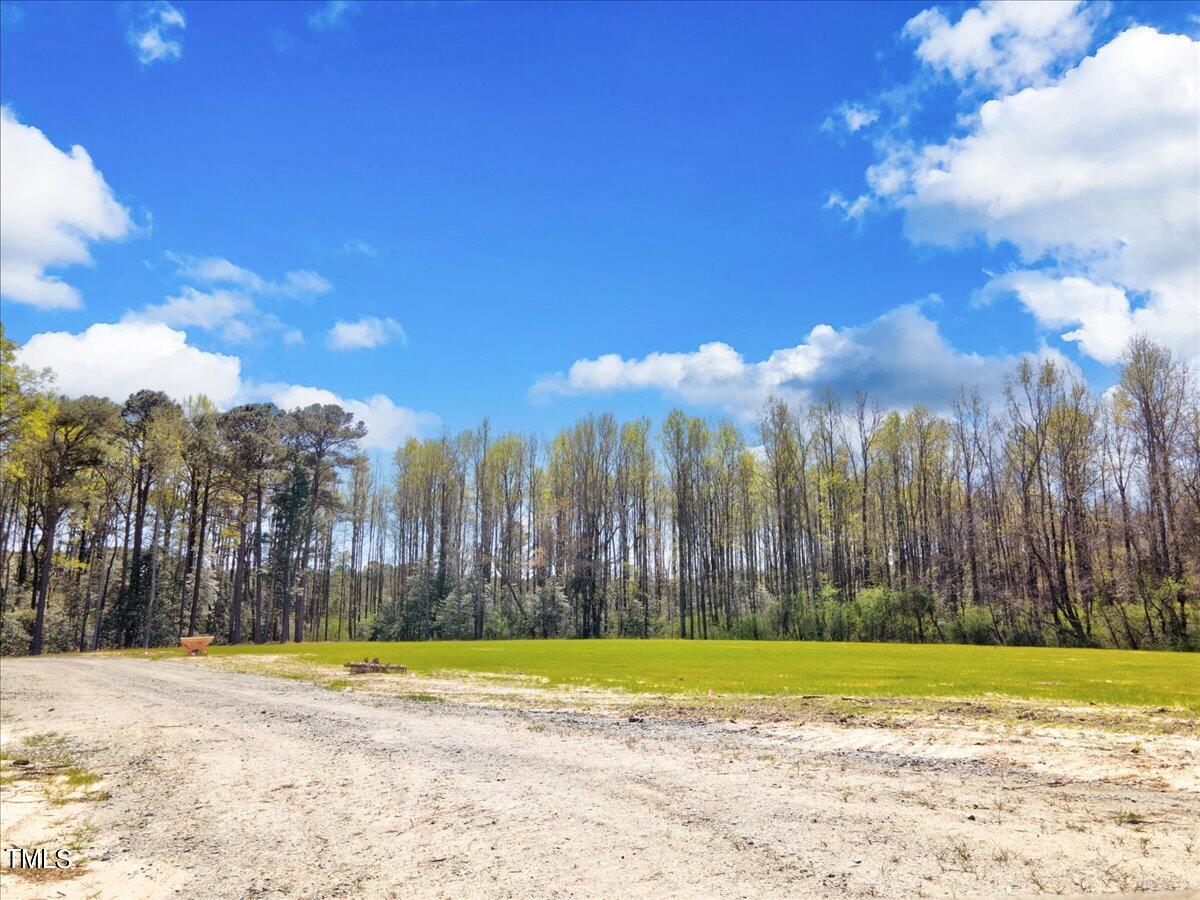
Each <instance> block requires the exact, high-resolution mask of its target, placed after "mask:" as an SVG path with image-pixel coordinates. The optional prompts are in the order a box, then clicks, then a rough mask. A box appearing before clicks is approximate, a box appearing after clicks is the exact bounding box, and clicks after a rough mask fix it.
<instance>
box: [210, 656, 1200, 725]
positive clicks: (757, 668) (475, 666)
mask: <svg viewBox="0 0 1200 900" xmlns="http://www.w3.org/2000/svg"><path fill="white" fill-rule="evenodd" d="M211 653H212V654H214V655H217V656H227V655H238V654H285V655H288V656H293V657H295V658H296V660H297V661H298V662H307V663H315V664H322V665H336V666H340V665H341V664H342V663H344V662H347V661H350V660H360V659H363V658H364V657H378V658H379V660H380V661H381V662H386V663H403V664H404V665H406V666H408V668H409V670H410V671H412V672H414V673H417V674H429V673H433V672H438V671H447V670H456V671H465V672H475V673H496V674H509V675H528V676H535V677H539V678H544V679H546V680H547V681H548V682H549V684H551V685H595V686H599V687H606V688H615V689H618V690H625V691H634V692H654V693H660V692H662V693H669V694H686V695H693V696H696V695H699V696H707V692H708V691H709V690H711V691H713V692H715V693H716V694H717V695H731V694H741V695H747V694H750V695H753V694H765V695H768V696H787V695H800V694H818V695H851V696H860V697H879V696H892V697H988V696H1001V697H1013V698H1030V699H1034V698H1035V699H1044V700H1062V701H1070V702H1075V703H1103V704H1119V705H1128V706H1169V707H1183V708H1185V709H1188V710H1191V711H1193V712H1200V655H1197V654H1186V653H1159V652H1142V651H1128V650H1067V649H1058V648H1037V647H972V646H959V645H928V644H927V645H914V644H838V643H807V642H804V643H801V642H791V641H680V640H596V641H569V640H551V641H478V642H477V641H447V642H428V643H364V642H359V643H350V642H344V643H312V644H299V645H297V644H284V645H278V644H271V645H263V646H247V645H241V646H237V647H213V648H212V649H211Z"/></svg>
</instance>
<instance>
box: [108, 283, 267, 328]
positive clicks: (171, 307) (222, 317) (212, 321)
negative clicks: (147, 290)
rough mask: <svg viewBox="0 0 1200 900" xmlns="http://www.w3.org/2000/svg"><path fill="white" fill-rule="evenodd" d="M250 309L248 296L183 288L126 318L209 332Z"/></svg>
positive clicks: (251, 305) (222, 291) (251, 304)
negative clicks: (194, 327) (172, 295)
mask: <svg viewBox="0 0 1200 900" xmlns="http://www.w3.org/2000/svg"><path fill="white" fill-rule="evenodd" d="M253 309H254V304H253V302H252V301H251V300H250V298H249V297H246V296H245V295H244V294H239V293H237V292H236V291H224V290H216V291H212V292H211V293H204V292H203V291H198V290H196V289H195V288H194V287H185V288H183V290H181V291H180V292H179V294H177V295H176V296H174V297H168V298H167V299H166V300H165V301H164V302H162V303H158V304H152V305H149V306H146V307H143V309H142V311H141V312H139V313H135V314H131V315H129V316H127V318H129V319H141V320H145V321H153V322H162V323H163V324H165V325H173V326H189V325H194V326H196V327H198V328H204V329H206V330H211V329H213V328H216V327H218V326H220V325H224V324H226V323H228V322H229V321H230V320H231V319H235V318H236V317H237V316H240V315H245V314H246V313H248V312H251V311H252V310H253Z"/></svg>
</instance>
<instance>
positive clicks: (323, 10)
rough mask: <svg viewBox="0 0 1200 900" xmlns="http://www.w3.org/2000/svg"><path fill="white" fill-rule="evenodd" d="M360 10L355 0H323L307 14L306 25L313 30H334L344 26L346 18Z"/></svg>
mask: <svg viewBox="0 0 1200 900" xmlns="http://www.w3.org/2000/svg"><path fill="white" fill-rule="evenodd" d="M358 12H361V7H360V5H359V4H358V3H357V2H356V0H325V2H324V3H322V4H321V5H320V6H319V7H317V8H316V9H314V10H313V11H312V12H311V13H309V14H308V27H309V28H311V29H312V30H313V31H335V30H337V29H339V28H345V27H346V19H347V18H348V17H349V16H350V15H352V14H355V13H358Z"/></svg>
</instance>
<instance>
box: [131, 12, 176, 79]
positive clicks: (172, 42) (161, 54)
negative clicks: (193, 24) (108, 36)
mask: <svg viewBox="0 0 1200 900" xmlns="http://www.w3.org/2000/svg"><path fill="white" fill-rule="evenodd" d="M185 28H187V22H186V21H185V20H184V18H183V13H181V12H180V11H179V10H178V9H176V8H175V7H174V6H172V5H171V4H170V3H167V2H166V0H156V2H153V3H147V4H145V6H144V7H143V9H142V12H141V15H139V16H138V17H137V19H136V20H135V21H134V22H133V23H132V24H131V25H130V26H129V30H128V31H127V32H126V35H125V36H126V38H127V39H128V41H129V45H130V46H131V47H133V49H134V52H135V53H136V54H137V58H138V62H139V63H141V64H142V65H143V66H148V65H151V64H153V63H156V62H166V61H169V60H175V59H179V58H180V56H182V55H183V31H184V29H185Z"/></svg>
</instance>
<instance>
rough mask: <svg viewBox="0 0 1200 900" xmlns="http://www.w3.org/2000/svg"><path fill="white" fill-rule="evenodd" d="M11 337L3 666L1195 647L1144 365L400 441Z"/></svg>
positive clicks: (1177, 401) (1169, 454) (1176, 480)
mask: <svg viewBox="0 0 1200 900" xmlns="http://www.w3.org/2000/svg"><path fill="white" fill-rule="evenodd" d="M15 350H16V348H15V346H14V345H13V344H12V343H11V342H9V341H7V340H4V339H3V336H2V334H0V377H2V389H3V403H2V406H0V449H2V451H3V458H2V463H0V466H2V468H0V652H3V653H5V654H13V653H25V652H29V653H35V654H36V653H41V652H45V651H67V650H96V649H98V648H103V647H137V646H141V647H150V646H158V645H167V644H174V643H176V642H177V641H178V638H179V637H180V636H182V635H190V634H196V633H210V634H214V635H217V637H218V639H219V640H222V641H228V642H230V643H239V642H251V641H252V642H258V643H263V642H269V641H285V640H293V641H308V640H333V639H383V640H430V639H452V638H460V639H480V638H492V637H539V638H541V637H604V636H629V637H650V636H678V637H681V638H713V637H739V638H794V639H809V640H869V641H958V642H975V643H1020V644H1059V645H1072V646H1116V647H1129V648H1149V647H1171V648H1179V649H1188V648H1193V647H1195V646H1196V644H1197V640H1198V635H1200V630H1198V626H1197V624H1196V620H1197V603H1198V601H1197V584H1198V576H1200V403H1198V401H1197V393H1196V390H1195V387H1196V386H1195V384H1194V382H1193V380H1192V374H1191V373H1190V372H1189V370H1188V367H1187V366H1186V365H1185V364H1184V363H1183V362H1182V361H1180V360H1178V359H1176V358H1174V357H1173V356H1172V355H1171V353H1170V352H1169V351H1167V350H1165V349H1164V348H1162V347H1160V346H1157V345H1155V344H1153V343H1152V342H1150V341H1149V340H1146V339H1144V338H1137V339H1135V340H1134V341H1132V342H1131V343H1130V345H1129V347H1128V348H1127V350H1126V353H1125V355H1124V358H1123V360H1122V363H1121V365H1120V367H1119V371H1118V372H1117V375H1118V379H1117V383H1116V384H1115V385H1114V387H1112V388H1111V389H1110V390H1108V391H1106V392H1104V393H1103V394H1099V395H1098V394H1096V393H1094V392H1093V391H1091V390H1090V389H1089V388H1088V387H1087V386H1086V385H1085V384H1084V383H1082V382H1080V381H1079V380H1077V379H1076V378H1075V377H1074V376H1073V375H1072V373H1071V372H1070V371H1068V370H1067V369H1065V368H1064V367H1062V366H1061V365H1056V364H1054V363H1053V362H1042V363H1035V362H1031V361H1025V362H1021V363H1020V364H1018V365H1017V366H1016V367H1015V368H1014V370H1013V371H1012V373H1011V374H1010V376H1009V378H1008V380H1007V383H1006V384H1005V386H1004V389H1003V392H1002V393H1001V394H1000V395H999V398H998V399H994V400H992V401H990V402H985V400H984V399H983V398H982V397H981V396H980V395H979V393H978V392H974V393H972V392H966V391H964V392H962V393H961V394H960V395H959V397H958V399H957V400H956V402H955V403H954V404H953V406H952V408H951V409H950V410H949V411H947V412H946V413H944V414H937V413H935V412H934V411H931V410H930V409H927V408H925V407H923V406H914V407H912V408H911V409H908V410H904V411H899V410H885V409H882V408H880V407H878V406H876V405H875V404H873V403H872V401H871V398H870V397H869V396H867V395H866V394H864V393H861V392H860V393H857V394H856V395H854V396H853V397H850V398H838V397H836V396H834V395H833V394H832V393H828V392H827V393H825V394H823V395H821V396H820V397H819V398H818V399H816V400H815V401H813V402H810V403H806V404H803V405H796V404H792V405H789V404H786V403H784V402H781V401H770V402H768V403H767V404H766V405H765V407H764V409H763V410H762V412H761V415H760V417H759V421H758V423H757V425H756V428H755V435H754V438H752V440H754V439H755V438H756V442H755V443H749V442H748V441H747V438H746V435H745V433H744V430H743V429H742V428H740V427H738V426H736V425H734V424H733V423H731V422H728V421H716V422H713V421H708V420H705V419H703V418H698V417H695V416H690V415H687V414H686V413H684V412H682V411H678V410H677V411H674V412H671V413H670V414H669V415H668V416H667V417H666V418H665V420H664V421H663V422H662V423H661V424H660V425H659V426H658V427H654V426H653V425H652V423H651V422H650V421H649V420H647V419H635V420H633V421H629V422H618V421H617V420H616V419H614V418H613V417H612V416H611V415H609V414H595V415H589V416H586V417H584V418H582V419H580V420H578V421H576V422H575V423H574V424H573V425H571V426H570V427H568V428H565V429H563V430H562V431H560V432H559V433H557V434H555V435H553V436H552V437H549V438H542V437H537V436H532V435H521V434H513V433H504V434H495V433H493V430H492V428H491V426H490V424H489V422H487V421H486V420H485V421H484V422H483V423H482V424H481V425H480V426H479V427H478V428H475V429H472V430H468V431H464V432H462V433H460V434H457V435H450V434H443V435H441V436H439V437H436V438H432V439H426V440H417V439H413V440H409V441H408V442H407V443H405V444H404V445H403V446H401V447H400V448H399V449H398V450H397V451H396V452H395V454H394V457H393V459H392V461H391V464H390V465H381V464H378V462H377V464H376V465H372V464H371V462H370V461H369V459H368V457H367V456H366V455H365V454H364V453H363V452H362V451H361V450H360V442H361V440H362V438H363V437H364V436H365V429H364V427H363V425H362V424H361V423H358V422H355V421H354V419H353V416H352V415H351V414H350V413H348V412H346V411H345V410H343V409H341V408H340V407H338V406H336V405H331V404H316V405H312V406H309V407H306V408H303V409H297V410H293V411H283V410H280V409H278V408H277V407H275V406H273V405H271V404H264V403H256V404H246V405H242V406H237V407H234V408H232V409H228V410H224V411H222V410H219V409H217V408H216V407H215V406H214V405H213V404H212V403H211V402H209V401H208V400H207V399H206V398H205V397H204V396H203V395H200V394H198V395H197V396H195V397H193V398H190V399H188V400H186V401H185V402H183V403H177V402H175V401H174V400H172V399H170V398H169V397H167V396H166V395H165V394H163V393H161V392H159V391H152V390H141V391H137V392H135V393H134V394H132V395H131V396H130V397H129V398H128V399H127V400H126V401H125V402H124V403H123V404H116V403H113V402H111V401H109V400H106V399H103V398H99V397H78V398H70V397H65V396H62V395H60V394H57V393H56V392H55V391H54V389H53V381H52V378H51V376H50V374H49V373H38V372H33V371H30V370H29V369H27V368H25V367H23V366H21V365H20V364H18V363H17V362H16V354H15Z"/></svg>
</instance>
